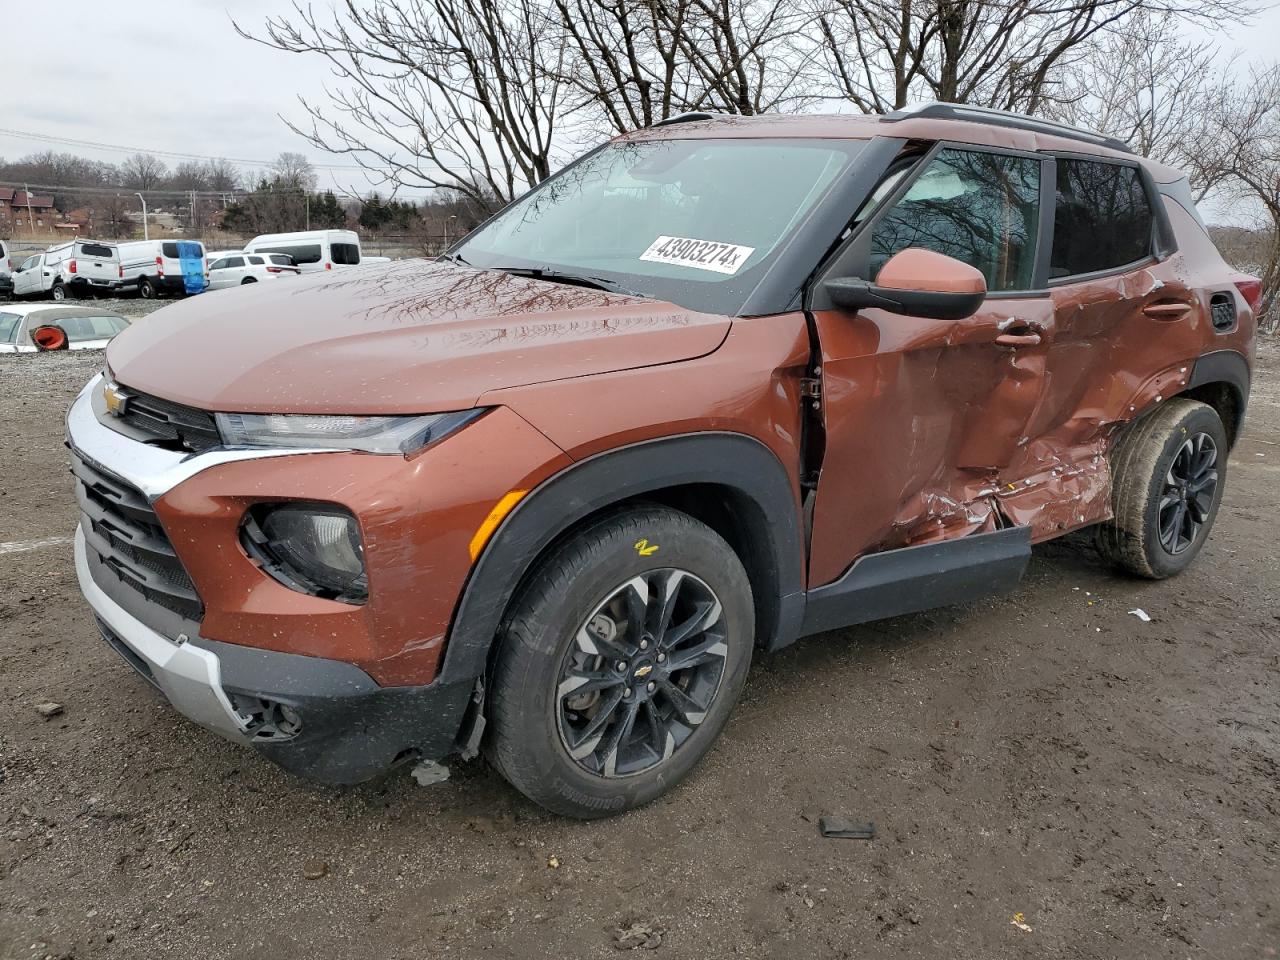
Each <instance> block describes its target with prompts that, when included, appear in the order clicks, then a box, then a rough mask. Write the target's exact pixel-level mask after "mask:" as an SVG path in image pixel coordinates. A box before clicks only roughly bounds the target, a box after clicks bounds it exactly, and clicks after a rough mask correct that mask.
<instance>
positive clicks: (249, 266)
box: [209, 253, 300, 290]
mask: <svg viewBox="0 0 1280 960" xmlns="http://www.w3.org/2000/svg"><path fill="white" fill-rule="evenodd" d="M299 272H300V271H299V270H298V268H297V267H296V266H295V265H294V263H293V258H292V257H289V256H288V255H287V254H283V253H225V254H220V255H219V256H218V257H217V259H215V260H212V261H211V262H210V263H209V289H210V290H221V289H223V288H225V287H238V286H241V285H242V284H246V283H257V282H259V281H260V280H278V279H280V278H281V277H296V276H297V275H298V274H299Z"/></svg>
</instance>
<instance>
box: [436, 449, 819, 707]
mask: <svg viewBox="0 0 1280 960" xmlns="http://www.w3.org/2000/svg"><path fill="white" fill-rule="evenodd" d="M688 484H714V485H716V486H718V487H721V488H727V489H728V490H729V491H730V492H732V494H733V503H734V505H735V520H736V521H737V522H738V523H739V524H741V525H742V527H743V532H744V533H745V534H746V537H747V540H748V542H750V543H751V544H752V546H753V550H752V556H750V557H744V558H743V559H744V563H745V564H746V565H747V567H748V571H749V572H750V573H751V574H752V584H753V587H754V588H755V589H756V590H757V591H758V592H759V593H761V594H762V595H761V596H758V597H757V598H756V607H757V630H758V636H757V639H758V640H759V641H760V642H762V643H763V644H764V645H766V646H768V647H770V648H774V647H777V646H780V645H781V644H783V643H786V642H789V641H790V640H792V639H794V638H795V637H796V636H798V635H799V630H800V622H801V620H802V618H803V615H804V578H803V556H804V555H803V548H802V537H801V519H800V511H799V503H798V500H797V496H796V493H795V491H794V490H793V489H792V485H791V482H790V480H789V478H788V475H787V471H786V470H785V469H784V467H783V466H782V464H781V463H780V462H779V461H778V458H777V457H776V456H775V455H774V454H773V453H772V452H771V451H770V450H769V449H768V448H767V447H766V446H765V445H764V444H763V443H761V442H760V441H758V440H755V439H753V438H751V437H748V436H746V435H744V434H736V433H710V432H708V433H694V434H685V435H681V436H677V437H665V438H662V439H658V440H649V441H645V442H642V443H637V444H633V445H630V446H626V447H622V448H619V449H616V450H610V451H607V452H605V453H601V454H597V455H596V456H594V457H590V458H589V459H586V460H583V461H581V462H579V463H575V464H573V465H572V466H569V467H567V468H565V469H564V470H562V471H560V472H559V473H557V474H556V475H555V476H553V477H551V478H549V479H548V480H546V481H544V482H543V483H542V484H541V485H539V486H538V487H537V488H536V489H535V490H534V491H533V492H532V493H531V494H529V495H528V496H526V497H525V498H524V499H523V500H522V501H521V502H520V503H519V505H518V506H517V507H516V508H515V509H514V510H513V511H512V512H511V514H510V515H509V516H507V517H506V519H505V520H504V521H503V522H502V524H501V525H500V526H499V527H498V529H497V531H496V532H495V533H494V535H493V537H492V538H491V539H490V540H489V542H488V544H487V545H486V546H485V549H484V551H483V552H482V553H481V554H480V557H479V559H478V560H477V562H476V564H475V566H474V568H473V570H472V574H471V577H470V579H469V580H468V582H467V585H466V587H465V588H464V590H463V593H462V597H461V599H460V600H459V602H458V606H457V610H456V612H455V614H454V618H453V624H452V626H451V628H450V631H449V639H448V643H447V646H446V649H445V659H444V669H443V672H442V677H443V678H444V679H446V680H447V681H448V682H456V681H459V680H464V679H467V678H474V677H478V676H480V675H481V674H482V673H483V672H484V670H485V667H486V664H487V662H488V657H489V651H490V648H491V647H492V644H493V641H494V639H495V637H496V636H497V634H498V629H499V626H500V624H501V621H502V617H503V615H504V614H505V612H506V610H507V607H508V605H509V604H510V602H511V599H512V597H513V596H514V595H515V591H516V588H517V587H518V585H519V584H520V582H521V580H522V578H523V577H524V576H525V574H526V573H527V572H528V571H529V569H530V568H531V567H532V566H533V564H534V563H535V562H536V561H537V559H538V557H539V556H540V555H541V554H542V552H543V551H544V550H546V548H547V547H548V546H549V545H550V544H551V543H552V542H553V541H554V540H555V539H556V537H558V536H559V535H561V534H562V533H564V532H565V531H566V530H568V529H569V528H570V527H572V526H573V525H574V524H576V523H578V522H579V521H581V520H582V519H583V518H585V517H587V516H590V515H591V514H593V513H596V512H598V511H600V510H602V509H605V508H607V507H608V506H610V505H611V504H615V503H620V502H622V501H624V500H628V499H631V498H634V497H640V496H643V495H645V494H651V493H655V492H657V491H660V490H664V489H668V488H671V487H679V486H683V485H688Z"/></svg>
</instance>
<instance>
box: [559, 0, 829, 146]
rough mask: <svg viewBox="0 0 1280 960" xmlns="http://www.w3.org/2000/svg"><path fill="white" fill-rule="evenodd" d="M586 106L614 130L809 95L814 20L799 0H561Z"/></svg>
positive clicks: (572, 65)
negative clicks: (809, 33)
mask: <svg viewBox="0 0 1280 960" xmlns="http://www.w3.org/2000/svg"><path fill="white" fill-rule="evenodd" d="M552 2H553V4H554V7H555V12H556V14H557V16H558V20H559V26H560V29H561V30H562V31H563V34H564V36H565V38H566V41H567V45H568V48H569V50H570V54H571V55H570V56H569V58H568V59H567V61H566V66H567V68H568V69H567V72H566V74H565V79H566V81H567V82H568V84H569V85H570V86H571V87H572V89H573V90H574V92H575V94H576V96H577V98H578V100H577V105H578V106H585V107H587V110H588V115H589V116H592V117H598V118H600V119H602V120H603V121H604V124H605V125H606V126H607V127H608V128H610V129H611V130H612V131H614V132H626V131H629V130H635V129H637V128H640V127H646V126H649V125H650V124H652V123H654V122H656V121H658V120H662V119H665V118H667V117H670V116H672V115H673V114H677V113H681V112H684V111H688V110H708V111H715V112H721V113H738V114H756V113H763V112H765V111H766V110H776V109H779V108H780V107H782V106H783V105H787V106H795V105H797V104H798V103H800V102H802V101H803V100H804V96H805V94H804V87H803V84H802V82H801V81H802V78H803V77H804V76H805V69H804V68H805V66H807V64H808V63H809V62H810V60H811V58H812V50H809V51H808V52H806V50H805V49H804V45H803V44H802V43H801V42H800V41H801V38H802V36H803V34H804V31H805V28H806V26H807V25H808V24H809V23H810V22H811V20H812V16H811V15H810V14H806V13H805V12H804V11H803V10H802V9H801V7H800V6H799V5H798V4H796V3H794V2H792V0H668V2H663V3H658V2H653V0H552Z"/></svg>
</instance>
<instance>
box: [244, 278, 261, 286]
mask: <svg viewBox="0 0 1280 960" xmlns="http://www.w3.org/2000/svg"><path fill="white" fill-rule="evenodd" d="M257 282H258V278H257V277H245V278H244V279H243V280H241V281H240V286H242V287H243V286H244V285H245V284H246V283H257Z"/></svg>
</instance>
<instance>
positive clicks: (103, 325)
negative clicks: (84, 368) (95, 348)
mask: <svg viewBox="0 0 1280 960" xmlns="http://www.w3.org/2000/svg"><path fill="white" fill-rule="evenodd" d="M40 325H41V322H40V318H39V314H33V315H32V317H31V327H32V329H35V328H36V327H38V326H40ZM48 325H49V326H51V327H61V328H62V329H63V331H64V332H65V333H66V335H67V339H68V340H70V341H71V342H72V343H79V342H82V341H84V340H109V339H111V338H112V337H114V336H115V335H116V334H117V333H119V332H120V331H122V330H123V329H124V328H125V327H127V326H128V323H127V322H126V321H124V320H122V319H120V318H119V317H62V318H60V319H57V320H50V321H48Z"/></svg>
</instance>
